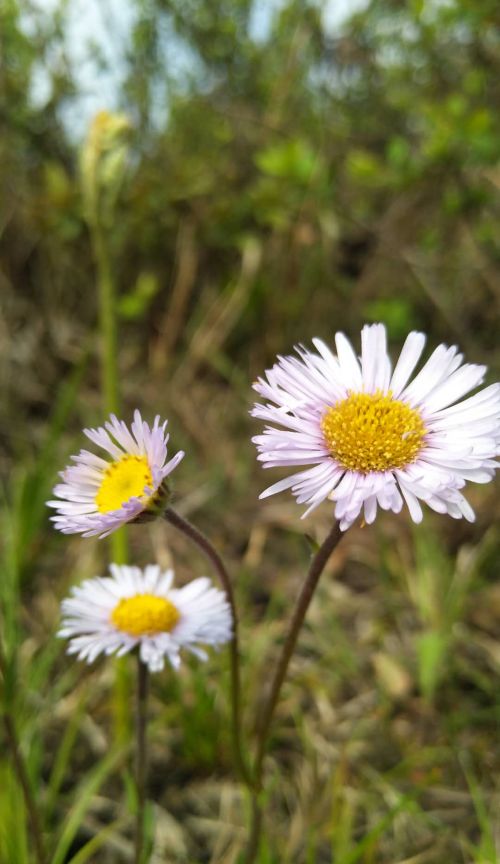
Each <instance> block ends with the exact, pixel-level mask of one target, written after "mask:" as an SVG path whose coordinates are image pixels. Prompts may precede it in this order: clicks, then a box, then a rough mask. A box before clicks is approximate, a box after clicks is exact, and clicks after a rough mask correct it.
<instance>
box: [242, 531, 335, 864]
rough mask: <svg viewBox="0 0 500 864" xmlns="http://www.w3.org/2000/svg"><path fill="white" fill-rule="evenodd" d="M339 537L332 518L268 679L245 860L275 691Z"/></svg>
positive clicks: (255, 846) (253, 842)
mask: <svg viewBox="0 0 500 864" xmlns="http://www.w3.org/2000/svg"><path fill="white" fill-rule="evenodd" d="M341 537H342V531H341V530H340V528H339V524H338V522H336V523H335V524H334V525H333V527H332V529H331V531H330V533H329V534H328V536H327V537H326V539H325V540H324V541H323V543H322V545H321V546H320V547H319V549H318V551H317V552H316V554H315V555H314V557H313V559H312V561H311V564H310V567H309V572H308V574H307V577H306V580H305V582H304V584H303V586H302V590H301V592H300V594H299V598H298V600H297V603H296V605H295V610H294V613H293V615H292V619H291V621H290V626H289V628H288V633H287V636H286V639H285V642H284V644H283V648H282V649H281V654H280V658H279V660H278V665H277V667H276V671H275V673H274V678H273V680H272V683H271V688H270V690H269V695H268V697H267V701H266V704H265V706H264V711H263V714H262V719H261V722H260V726H259V733H258V739H257V752H256V756H255V764H254V775H253V776H254V781H255V788H254V793H253V800H252V824H251V828H250V837H249V842H248V847H247V853H246V858H245V864H252V862H254V861H255V860H256V856H257V854H258V851H259V843H260V834H261V828H262V809H261V806H260V803H259V791H260V789H261V787H262V771H263V765H264V756H265V754H266V747H267V742H268V738H269V731H270V728H271V723H272V719H273V716H274V712H275V709H276V705H277V704H278V699H279V695H280V692H281V688H282V686H283V682H284V680H285V676H286V673H287V670H288V666H289V664H290V660H291V658H292V655H293V652H294V650H295V646H296V644H297V639H298V636H299V633H300V630H301V628H302V624H303V623H304V618H305V616H306V613H307V610H308V608H309V605H310V603H311V600H312V598H313V595H314V592H315V590H316V587H317V584H318V581H319V578H320V576H321V574H322V572H323V570H324V569H325V566H326V563H327V561H328V559H329V558H330V555H331V554H332V552H333V550H334V549H335V547H336V546H337V544H338V542H339V540H340V538H341Z"/></svg>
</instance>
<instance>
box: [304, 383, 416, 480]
mask: <svg viewBox="0 0 500 864" xmlns="http://www.w3.org/2000/svg"><path fill="white" fill-rule="evenodd" d="M321 429H322V431H323V435H324V436H325V441H326V443H327V446H328V448H329V450H330V452H331V454H332V456H333V458H334V459H335V460H336V461H337V462H338V463H339V465H342V466H343V467H344V468H346V469H347V470H349V471H360V472H361V473H362V474H368V473H369V472H370V471H388V470H392V469H394V468H404V467H405V466H406V465H410V464H411V463H412V462H414V461H415V459H416V458H417V456H418V454H419V452H420V450H421V448H422V443H423V439H424V436H425V432H426V429H425V426H424V423H423V421H422V418H421V417H420V414H419V413H418V411H416V410H415V409H413V408H410V407H409V405H406V404H405V403H404V402H400V401H399V400H398V399H393V398H392V394H391V393H387V394H386V395H384V394H383V393H380V392H377V393H350V394H349V396H348V397H347V399H342V400H341V401H340V402H336V403H335V405H332V407H331V408H328V409H327V411H326V412H325V414H324V415H323V418H322V420H321Z"/></svg>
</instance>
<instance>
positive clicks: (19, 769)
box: [0, 646, 46, 864]
mask: <svg viewBox="0 0 500 864" xmlns="http://www.w3.org/2000/svg"><path fill="white" fill-rule="evenodd" d="M0 672H1V674H2V678H3V681H4V686H5V685H6V682H7V661H6V659H5V655H4V653H3V649H2V648H1V646H0ZM2 715H3V716H2V720H3V725H4V729H5V737H6V739H7V743H8V746H9V749H10V753H11V756H12V762H13V764H14V771H15V773H16V777H17V779H18V782H19V785H20V787H21V789H22V793H23V797H24V804H25V806H26V812H27V814H28V819H29V823H30V826H31V837H32V841H33V847H34V851H35V857H36V861H37V864H45V862H46V858H45V849H44V845H43V833H42V827H41V824H40V818H39V815H38V809H37V807H36V804H35V798H34V796H33V790H32V788H31V783H30V779H29V775H28V770H27V768H26V764H25V761H24V757H23V755H22V751H21V748H20V746H19V741H18V737H17V731H16V725H15V722H14V717H13V715H12V712H11V710H10V709H9V708H8V707H7V705H6V704H5V705H4V708H3V712H2Z"/></svg>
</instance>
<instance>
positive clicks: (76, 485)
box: [47, 411, 184, 537]
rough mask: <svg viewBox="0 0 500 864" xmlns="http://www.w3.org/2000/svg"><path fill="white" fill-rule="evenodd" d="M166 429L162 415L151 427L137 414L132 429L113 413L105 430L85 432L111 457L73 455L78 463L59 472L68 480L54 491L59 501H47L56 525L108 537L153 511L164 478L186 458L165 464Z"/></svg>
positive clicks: (67, 530)
mask: <svg viewBox="0 0 500 864" xmlns="http://www.w3.org/2000/svg"><path fill="white" fill-rule="evenodd" d="M166 427H167V421H166V420H165V422H164V423H161V421H160V418H159V417H158V416H157V417H155V421H154V423H153V426H152V427H151V426H149V425H148V424H147V423H146V422H145V421H144V420H143V419H142V417H141V415H140V413H139V411H135V413H134V421H133V423H132V425H131V427H130V429H129V428H128V426H127V425H126V423H124V422H123V421H122V420H118V419H117V418H116V417H115V416H114V414H111V416H110V418H109V420H108V421H107V422H106V423H105V424H104V426H100V427H99V428H98V429H84V430H83V431H84V433H85V435H86V436H87V438H89V439H90V440H91V441H92V443H93V444H96V445H97V446H98V447H101V448H102V450H104V451H105V453H106V456H107V458H106V459H103V458H102V457H101V456H97V455H95V454H94V453H90V452H89V451H88V450H81V451H80V453H79V454H78V455H77V456H72V457H71V458H72V460H73V462H74V463H75V464H74V465H70V466H68V467H67V468H66V469H65V470H64V471H62V472H61V474H60V476H61V477H62V479H63V481H64V482H63V483H59V484H58V485H57V486H55V487H54V490H53V491H54V495H56V496H57V498H58V499H60V500H55V501H48V502H47V504H48V506H49V507H55V508H56V510H57V514H56V515H55V516H52V517H51V519H52V521H53V522H54V524H55V527H56V528H58V529H59V531H62V532H63V534H83V536H84V537H92V536H94V535H96V534H97V535H99V536H100V537H106V535H107V534H111V532H112V531H115V529H116V528H119V527H120V526H121V525H124V524H125V522H131V521H133V520H134V519H137V518H138V517H139V516H140V515H141V514H143V513H146V512H147V513H152V512H154V511H155V509H157V508H158V505H159V504H160V503H161V501H162V499H163V498H164V493H165V491H166V487H165V485H164V481H165V478H166V477H168V475H169V474H171V473H172V471H173V470H174V468H175V467H176V466H177V465H178V464H179V462H180V461H181V459H182V458H183V456H184V453H183V452H182V450H180V451H179V452H178V453H176V455H175V456H174V457H173V458H172V459H170V460H169V461H168V462H167V442H168V438H169V436H168V433H167V432H166ZM109 457H111V458H109Z"/></svg>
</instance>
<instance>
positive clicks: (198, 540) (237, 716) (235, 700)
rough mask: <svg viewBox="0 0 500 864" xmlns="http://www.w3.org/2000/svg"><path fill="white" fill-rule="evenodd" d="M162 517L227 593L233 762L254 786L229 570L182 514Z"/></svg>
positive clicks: (235, 615)
mask: <svg viewBox="0 0 500 864" xmlns="http://www.w3.org/2000/svg"><path fill="white" fill-rule="evenodd" d="M163 517H164V519H166V521H167V522H169V523H170V524H171V525H173V526H174V528H177V530H178V531H181V532H182V533H183V534H184V535H185V536H186V537H187V538H188V539H189V540H191V542H192V543H194V544H195V545H196V546H198V548H199V549H200V550H201V552H203V554H204V555H205V556H206V557H207V558H208V560H209V561H210V563H211V565H212V567H213V568H214V570H215V572H216V573H217V575H218V577H219V579H220V581H221V584H222V587H223V588H224V591H225V592H226V596H227V599H228V603H229V606H230V608H231V614H232V618H233V638H232V640H231V642H230V645H229V662H230V674H231V717H232V738H233V750H234V757H235V760H236V765H237V768H238V771H239V773H240V776H241V777H242V779H243V780H244V781H245V783H246V784H247V786H248V787H249V788H251V787H252V786H253V780H252V777H251V775H250V772H249V770H248V767H247V765H246V762H245V758H244V756H243V748H242V743H241V695H240V663H239V649H238V616H237V614H236V604H235V600H234V591H233V586H232V583H231V579H230V576H229V573H228V572H227V569H226V566H225V564H224V562H223V561H222V558H221V557H220V555H219V553H218V552H217V550H216V549H215V548H214V546H213V545H212V543H211V542H210V540H209V539H208V537H206V536H205V534H202V532H201V531H200V530H199V529H198V528H196V527H195V526H194V525H192V524H191V522H188V520H187V519H184V517H183V516H180V515H179V514H178V513H177V512H176V511H175V510H172V508H171V507H167V509H166V510H165V512H164V514H163Z"/></svg>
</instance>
